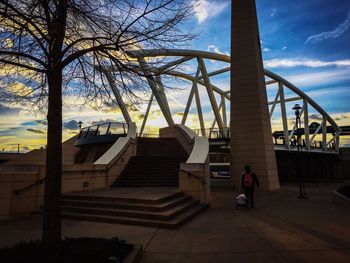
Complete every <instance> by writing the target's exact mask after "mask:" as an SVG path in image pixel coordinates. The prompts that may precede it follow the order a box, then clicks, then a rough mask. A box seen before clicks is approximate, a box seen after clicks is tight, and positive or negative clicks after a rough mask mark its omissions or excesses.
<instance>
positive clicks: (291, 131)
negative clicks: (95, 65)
mask: <svg viewBox="0 0 350 263" xmlns="http://www.w3.org/2000/svg"><path fill="white" fill-rule="evenodd" d="M128 55H129V56H130V57H132V58H133V59H135V60H137V61H138V63H139V68H140V70H141V71H143V73H144V76H145V77H146V79H147V82H148V84H149V86H150V88H151V91H152V94H151V97H150V100H149V104H148V106H147V110H146V112H145V114H144V119H143V122H142V125H141V127H140V130H139V133H140V134H142V133H143V131H144V128H145V124H146V121H147V118H148V116H149V112H150V108H151V105H152V102H153V100H154V99H155V100H156V101H157V103H158V105H159V107H160V109H161V111H162V114H163V116H164V118H165V120H166V122H167V124H168V125H173V124H174V120H173V117H172V114H171V110H170V107H169V103H168V100H167V97H166V93H165V91H164V85H163V82H162V76H163V75H169V76H173V77H176V78H181V79H184V80H187V81H190V82H191V83H192V89H191V91H190V93H189V97H188V99H187V104H186V108H185V111H184V114H183V118H182V121H181V123H182V124H185V123H186V120H187V117H188V113H189V111H190V107H191V104H192V101H193V97H194V98H195V102H196V108H197V113H198V119H199V125H200V129H199V130H198V131H199V133H201V135H203V136H208V133H207V131H208V129H207V128H208V127H205V125H204V118H203V112H202V107H201V100H200V96H199V92H198V86H199V85H201V86H204V87H205V89H206V94H207V96H208V98H209V101H210V105H211V108H212V111H213V113H214V120H213V124H212V126H211V127H209V130H210V129H213V128H214V127H216V126H217V130H218V131H219V133H220V136H221V137H229V130H228V128H227V127H228V123H227V119H228V118H227V113H226V106H225V105H226V104H225V103H226V100H228V101H230V91H229V90H223V89H221V88H219V87H217V86H216V85H214V84H213V83H212V82H211V79H210V78H211V77H214V76H218V75H220V74H224V73H226V72H229V71H230V65H229V63H230V56H227V55H223V54H217V53H211V52H205V51H197V50H180V49H157V50H135V51H131V52H128ZM164 57H166V58H170V59H171V61H170V62H167V63H166V64H163V65H161V66H159V67H157V66H154V63H149V62H147V61H150V60H151V59H152V58H164ZM204 59H209V60H214V61H219V62H223V64H225V63H227V66H224V67H222V68H221V69H219V70H215V71H213V72H208V70H207V66H206V63H205V60H204ZM189 61H195V63H196V66H197V71H196V74H195V75H191V74H187V73H184V72H182V71H178V70H177V69H178V68H179V66H180V65H181V64H184V63H186V62H189ZM105 73H106V76H107V79H108V81H109V82H110V85H111V88H112V91H113V93H114V95H115V97H116V99H117V102H118V104H119V106H120V109H121V111H122V113H123V116H124V118H125V120H126V121H127V122H128V123H130V122H131V121H132V120H131V117H130V115H129V113H128V111H127V107H126V106H125V104H124V103H123V100H122V97H121V96H120V94H119V92H118V89H117V87H116V84H115V82H114V81H113V78H112V76H111V74H110V73H109V71H108V70H105ZM265 79H266V87H268V86H269V85H273V84H276V85H277V86H278V87H277V92H276V94H275V97H274V99H273V100H272V101H269V102H268V104H269V111H270V118H272V117H273V114H274V112H275V109H276V107H277V105H279V106H280V112H281V122H282V127H283V136H282V137H283V142H282V144H281V145H279V146H275V148H280V149H285V150H292V147H293V141H292V138H294V136H295V135H296V133H298V132H300V131H299V130H298V127H297V126H296V124H295V123H294V124H293V125H292V127H290V128H289V124H288V117H287V110H286V103H288V102H297V101H299V102H301V103H300V104H302V105H301V106H302V109H301V112H300V113H301V114H300V116H301V117H302V119H303V122H304V129H303V130H302V132H303V135H304V140H303V141H304V142H303V148H304V149H305V151H315V150H317V151H322V152H338V151H339V136H340V134H341V132H342V131H341V129H340V128H339V127H338V125H337V123H336V122H335V121H334V119H333V118H332V117H331V116H330V115H329V114H328V113H327V112H326V111H325V110H324V109H322V108H321V107H320V105H318V104H317V103H316V102H315V101H314V100H313V99H312V98H310V97H309V96H308V95H306V94H305V93H304V92H303V91H302V90H301V89H299V88H298V87H296V86H295V85H293V84H292V83H290V82H289V81H287V80H286V79H284V78H283V77H281V76H279V75H277V74H275V73H273V72H272V71H270V70H267V69H265ZM287 93H288V94H287ZM216 94H218V95H219V97H220V101H219V102H218V101H217V99H216V96H215V95H216ZM310 107H312V108H313V109H314V111H315V112H316V113H317V114H318V115H320V116H321V118H322V121H321V123H320V124H317V126H316V127H313V128H312V129H310V127H309V125H310V114H309V108H310ZM315 112H314V113H315ZM330 131H331V132H330ZM329 133H331V138H329V136H327V134H329ZM318 134H320V135H321V137H322V140H321V141H320V142H319V143H320V144H319V145H320V147H314V146H313V145H315V144H316V142H315V138H316V136H317V135H318ZM271 138H272V134H271ZM286 138H287V139H286ZM316 148H317V149H316Z"/></svg>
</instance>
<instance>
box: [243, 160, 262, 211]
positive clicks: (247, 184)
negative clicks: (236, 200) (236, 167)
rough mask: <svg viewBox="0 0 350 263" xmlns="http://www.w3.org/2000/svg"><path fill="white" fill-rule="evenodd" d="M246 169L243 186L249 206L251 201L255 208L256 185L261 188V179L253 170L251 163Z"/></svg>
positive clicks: (251, 205)
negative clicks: (259, 179)
mask: <svg viewBox="0 0 350 263" xmlns="http://www.w3.org/2000/svg"><path fill="white" fill-rule="evenodd" d="M244 170H245V171H244V172H243V173H242V178H241V187H242V189H244V193H245V196H246V197H247V205H248V207H249V203H250V207H253V208H254V207H255V206H254V189H255V185H256V186H257V187H258V188H259V181H258V178H257V176H256V174H255V173H253V172H252V171H251V169H250V166H249V165H246V166H244Z"/></svg>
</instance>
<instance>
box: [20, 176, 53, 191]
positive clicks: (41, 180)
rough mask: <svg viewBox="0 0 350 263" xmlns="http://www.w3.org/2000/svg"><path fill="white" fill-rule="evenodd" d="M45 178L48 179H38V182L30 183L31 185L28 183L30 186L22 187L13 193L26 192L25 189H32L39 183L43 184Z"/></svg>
mask: <svg viewBox="0 0 350 263" xmlns="http://www.w3.org/2000/svg"><path fill="white" fill-rule="evenodd" d="M45 179H46V177H44V178H41V179H40V180H38V181H36V182H34V183H32V184H30V185H28V186H26V187H24V188H22V189H18V190H13V193H14V194H15V195H19V194H20V193H22V192H24V191H26V190H28V189H30V188H32V187H34V186H36V185H37V184H42V183H43V182H44V181H45Z"/></svg>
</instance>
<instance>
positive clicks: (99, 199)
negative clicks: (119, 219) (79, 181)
mask: <svg viewBox="0 0 350 263" xmlns="http://www.w3.org/2000/svg"><path fill="white" fill-rule="evenodd" d="M181 196H183V193H182V192H175V193H171V194H169V195H167V196H164V197H161V198H158V199H142V198H128V197H111V196H101V195H84V194H72V193H70V194H62V197H61V200H62V201H63V200H68V199H69V200H72V199H74V200H85V201H97V202H118V203H138V204H159V203H163V202H166V201H169V200H172V199H175V198H178V197H181Z"/></svg>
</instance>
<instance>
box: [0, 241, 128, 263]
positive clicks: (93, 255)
mask: <svg viewBox="0 0 350 263" xmlns="http://www.w3.org/2000/svg"><path fill="white" fill-rule="evenodd" d="M132 249H133V246H132V245H130V244H128V243H126V241H124V240H119V239H118V238H112V239H104V238H66V239H64V240H62V242H61V256H60V260H59V262H62V263H79V262H84V263H105V262H106V263H107V262H109V263H111V262H122V261H123V259H124V258H125V257H126V255H127V254H128V253H129V252H130V251H131V250H132ZM48 256H49V255H48V253H47V251H46V249H45V247H44V246H43V244H42V242H41V241H39V240H38V241H29V242H21V243H19V244H16V245H14V246H13V247H6V248H2V249H0V262H4V263H49V260H48V258H49V257H48Z"/></svg>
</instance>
